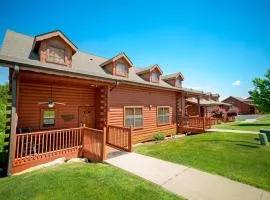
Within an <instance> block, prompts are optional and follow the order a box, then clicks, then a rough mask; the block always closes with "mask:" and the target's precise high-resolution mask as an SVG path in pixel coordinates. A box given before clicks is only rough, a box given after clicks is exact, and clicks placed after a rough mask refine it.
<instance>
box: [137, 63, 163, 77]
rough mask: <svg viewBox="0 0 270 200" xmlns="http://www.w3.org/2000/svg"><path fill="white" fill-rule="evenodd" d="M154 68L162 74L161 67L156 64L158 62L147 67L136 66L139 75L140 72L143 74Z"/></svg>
mask: <svg viewBox="0 0 270 200" xmlns="http://www.w3.org/2000/svg"><path fill="white" fill-rule="evenodd" d="M154 69H157V70H158V71H159V73H160V75H161V74H163V72H162V70H161V68H160V67H159V66H158V64H154V65H150V66H149V67H145V68H138V69H137V74H138V75H140V74H145V73H147V72H152V71H153V70H154Z"/></svg>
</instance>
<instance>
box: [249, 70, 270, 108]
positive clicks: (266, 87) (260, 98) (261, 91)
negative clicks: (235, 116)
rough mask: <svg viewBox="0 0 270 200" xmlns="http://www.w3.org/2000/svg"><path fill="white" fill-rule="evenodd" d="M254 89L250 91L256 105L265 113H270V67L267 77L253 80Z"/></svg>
mask: <svg viewBox="0 0 270 200" xmlns="http://www.w3.org/2000/svg"><path fill="white" fill-rule="evenodd" d="M253 85H254V87H255V88H254V90H252V91H249V94H250V95H251V97H252V100H253V103H254V104H255V106H256V107H257V108H258V109H259V110H260V111H262V112H264V113H270V69H268V70H267V73H266V75H265V78H255V79H254V80H253Z"/></svg>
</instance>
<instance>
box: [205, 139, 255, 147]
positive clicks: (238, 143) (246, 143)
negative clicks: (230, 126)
mask: <svg viewBox="0 0 270 200" xmlns="http://www.w3.org/2000/svg"><path fill="white" fill-rule="evenodd" d="M254 140H257V138H254ZM200 141H201V142H220V143H237V144H236V145H238V146H241V145H242V146H245V145H248V144H252V145H248V146H255V145H257V146H259V145H260V144H256V143H254V142H248V141H241V140H240V141H239V140H200ZM240 143H244V144H240ZM257 148H258V147H257Z"/></svg>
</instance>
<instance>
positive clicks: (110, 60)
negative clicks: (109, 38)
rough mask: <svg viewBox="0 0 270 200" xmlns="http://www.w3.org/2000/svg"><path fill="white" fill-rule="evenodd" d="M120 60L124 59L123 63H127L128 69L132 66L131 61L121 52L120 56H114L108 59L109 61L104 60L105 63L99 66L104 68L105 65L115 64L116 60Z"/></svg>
mask: <svg viewBox="0 0 270 200" xmlns="http://www.w3.org/2000/svg"><path fill="white" fill-rule="evenodd" d="M121 58H124V59H125V61H126V62H127V63H128V67H129V68H130V67H132V66H133V63H132V62H131V60H130V59H129V58H128V57H127V55H126V54H125V53H124V52H122V53H120V54H118V55H116V56H114V57H113V58H111V59H109V60H106V61H105V62H104V63H102V64H101V65H100V66H101V67H104V66H106V65H108V64H110V63H114V62H116V61H117V60H119V59H121Z"/></svg>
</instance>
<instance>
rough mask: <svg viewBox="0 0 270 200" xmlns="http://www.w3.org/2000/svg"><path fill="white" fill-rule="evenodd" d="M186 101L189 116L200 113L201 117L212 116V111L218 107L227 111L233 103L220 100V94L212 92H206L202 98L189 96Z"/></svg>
mask: <svg viewBox="0 0 270 200" xmlns="http://www.w3.org/2000/svg"><path fill="white" fill-rule="evenodd" d="M186 102H187V113H188V115H189V116H198V113H199V115H200V116H201V117H203V116H206V117H207V116H211V112H212V111H213V110H214V109H216V108H221V109H224V110H226V111H227V110H228V109H229V108H230V107H231V104H228V103H224V102H220V101H219V94H212V93H210V92H208V93H205V94H204V95H203V96H202V97H201V98H200V99H198V98H194V97H192V98H188V99H187V100H186Z"/></svg>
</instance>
